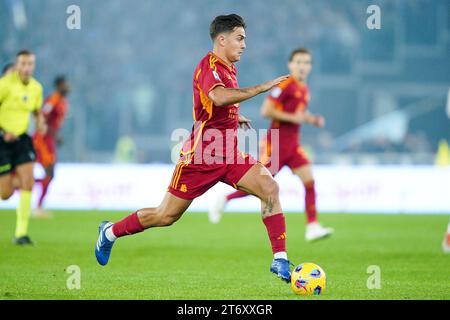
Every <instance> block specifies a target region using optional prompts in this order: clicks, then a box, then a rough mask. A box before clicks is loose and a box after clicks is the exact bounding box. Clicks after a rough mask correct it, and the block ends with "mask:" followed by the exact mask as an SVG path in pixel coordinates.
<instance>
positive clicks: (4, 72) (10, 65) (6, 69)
mask: <svg viewBox="0 0 450 320" xmlns="http://www.w3.org/2000/svg"><path fill="white" fill-rule="evenodd" d="M13 72H14V63H8V64H6V65H5V66H4V67H3V69H2V76H6V75H8V74H10V73H13Z"/></svg>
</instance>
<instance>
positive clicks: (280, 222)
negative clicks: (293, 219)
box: [263, 213, 286, 254]
mask: <svg viewBox="0 0 450 320" xmlns="http://www.w3.org/2000/svg"><path fill="white" fill-rule="evenodd" d="M263 222H264V224H265V225H266V229H267V233H268V234H269V239H270V243H271V244H272V252H273V253H274V254H275V253H277V252H286V222H285V220H284V215H283V214H282V213H278V214H275V215H273V216H269V217H267V218H265V219H263Z"/></svg>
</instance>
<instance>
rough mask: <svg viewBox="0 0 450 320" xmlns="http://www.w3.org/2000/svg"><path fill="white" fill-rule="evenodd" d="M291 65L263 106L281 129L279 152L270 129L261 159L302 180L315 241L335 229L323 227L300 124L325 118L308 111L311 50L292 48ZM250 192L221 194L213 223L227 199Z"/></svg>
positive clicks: (309, 234) (320, 123) (264, 112)
mask: <svg viewBox="0 0 450 320" xmlns="http://www.w3.org/2000/svg"><path fill="white" fill-rule="evenodd" d="M288 68H289V72H290V75H291V76H290V77H289V79H287V80H286V81H284V82H282V83H280V84H279V85H278V86H276V87H275V88H273V89H272V91H271V92H270V94H269V96H268V97H267V98H266V100H265V101H264V104H263V106H262V108H261V113H262V115H263V116H264V117H266V118H269V119H271V120H272V124H271V125H270V130H273V129H278V130H279V131H278V133H279V140H278V141H279V144H278V151H279V152H278V153H277V154H276V155H274V154H272V147H273V143H272V134H271V131H270V130H269V131H268V133H267V137H266V138H265V139H264V140H263V141H262V143H261V147H262V148H261V150H260V161H261V162H262V163H263V164H265V165H266V166H267V167H268V169H269V170H270V171H271V173H272V174H273V175H274V176H275V175H276V174H277V173H278V172H279V171H280V170H281V168H283V166H288V167H289V168H290V169H291V170H292V172H293V173H294V174H295V175H297V176H298V177H299V178H300V179H301V181H302V182H303V185H304V187H305V212H306V217H307V226H306V233H305V238H306V240H307V241H313V240H318V239H321V238H324V237H326V236H329V235H331V234H332V232H333V230H332V229H330V228H324V227H323V226H322V225H320V224H319V222H318V221H317V210H316V191H315V187H314V178H313V175H312V169H311V162H310V160H309V159H308V156H307V155H306V153H305V152H304V150H303V148H302V146H301V143H300V126H301V124H304V123H306V124H311V125H314V126H316V127H319V128H322V127H323V126H324V125H325V120H324V118H323V117H322V116H320V115H312V114H311V113H310V112H308V111H307V107H308V102H309V89H308V86H307V85H306V81H307V79H308V75H309V73H310V72H311V68H312V57H311V53H310V52H309V51H308V50H307V49H305V48H300V49H296V50H294V51H292V53H291V55H290V58H289V63H288ZM275 143H276V142H275ZM273 156H277V157H278V159H277V161H272V160H273V159H272V157H273ZM248 195H249V194H248V193H246V192H243V191H236V192H234V193H232V194H229V195H228V196H226V197H223V196H220V197H219V198H218V199H217V201H216V202H215V203H214V205H213V206H212V207H211V209H210V211H209V220H210V221H211V223H218V222H219V221H220V218H221V216H222V212H223V209H224V207H225V205H226V203H227V202H228V201H230V200H232V199H237V198H242V197H246V196H248Z"/></svg>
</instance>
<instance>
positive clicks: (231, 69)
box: [208, 51, 236, 72]
mask: <svg viewBox="0 0 450 320" xmlns="http://www.w3.org/2000/svg"><path fill="white" fill-rule="evenodd" d="M208 54H209V55H210V56H213V57H214V58H216V59H217V62H219V63H220V64H221V65H223V66H225V67H226V68H227V69H228V70H229V71H232V72H236V66H235V65H234V63H232V64H231V66H230V65H229V64H228V63H226V62H225V61H223V60H222V59H221V58H219V57H218V56H217V55H216V54H215V53H214V52H212V51H210V52H208Z"/></svg>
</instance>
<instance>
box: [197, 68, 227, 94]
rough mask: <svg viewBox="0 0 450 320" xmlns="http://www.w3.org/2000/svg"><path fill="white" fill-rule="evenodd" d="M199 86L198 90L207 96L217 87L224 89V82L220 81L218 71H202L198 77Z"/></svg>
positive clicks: (220, 77)
mask: <svg viewBox="0 0 450 320" xmlns="http://www.w3.org/2000/svg"><path fill="white" fill-rule="evenodd" d="M198 80H199V84H200V88H201V89H202V90H203V92H205V93H206V94H208V93H209V92H210V91H211V90H212V89H214V88H215V87H217V86H223V87H225V84H224V82H223V81H222V75H221V74H220V71H218V70H217V69H210V68H208V69H207V70H204V71H202V72H201V73H200V77H199V79H198Z"/></svg>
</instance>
